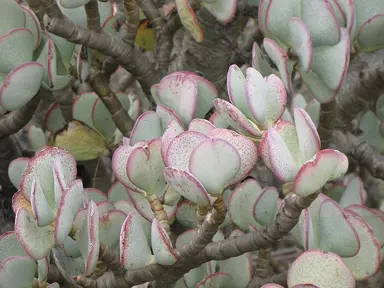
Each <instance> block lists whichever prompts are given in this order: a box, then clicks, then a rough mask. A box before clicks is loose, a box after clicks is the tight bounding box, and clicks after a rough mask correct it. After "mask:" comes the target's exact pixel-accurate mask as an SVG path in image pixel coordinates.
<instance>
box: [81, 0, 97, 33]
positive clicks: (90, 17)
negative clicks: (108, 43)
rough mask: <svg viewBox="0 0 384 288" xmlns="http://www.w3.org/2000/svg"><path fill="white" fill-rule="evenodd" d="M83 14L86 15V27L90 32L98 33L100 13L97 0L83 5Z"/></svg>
mask: <svg viewBox="0 0 384 288" xmlns="http://www.w3.org/2000/svg"><path fill="white" fill-rule="evenodd" d="M84 9H85V14H86V15H87V26H88V28H89V29H91V30H96V31H99V30H100V28H101V26H100V13H99V4H98V3H97V0H91V1H89V2H88V3H87V4H85V5H84Z"/></svg>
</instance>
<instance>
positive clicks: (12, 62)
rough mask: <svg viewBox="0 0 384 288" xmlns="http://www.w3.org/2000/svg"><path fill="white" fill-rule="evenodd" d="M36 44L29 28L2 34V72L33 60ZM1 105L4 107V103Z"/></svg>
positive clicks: (0, 49) (0, 70) (7, 71)
mask: <svg viewBox="0 0 384 288" xmlns="http://www.w3.org/2000/svg"><path fill="white" fill-rule="evenodd" d="M34 46H35V40H34V39H33V34H32V32H31V30H29V29H27V28H16V29H12V30H10V31H9V32H8V33H6V34H4V35H2V36H1V37H0V51H1V52H0V63H1V65H0V73H5V74H8V73H9V72H11V71H12V70H13V69H14V68H15V67H17V66H19V65H22V64H25V63H27V62H31V61H32V52H33V50H34V48H35V47H34ZM9 51H12V53H9ZM36 64H37V63H36ZM1 106H3V107H4V105H1ZM4 108H5V107H4ZM5 109H7V108H5Z"/></svg>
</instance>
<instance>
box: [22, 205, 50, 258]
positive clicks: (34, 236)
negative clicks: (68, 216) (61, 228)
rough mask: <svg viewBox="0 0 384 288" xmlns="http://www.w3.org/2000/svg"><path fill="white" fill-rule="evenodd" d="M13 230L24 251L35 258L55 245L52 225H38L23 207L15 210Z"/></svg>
mask: <svg viewBox="0 0 384 288" xmlns="http://www.w3.org/2000/svg"><path fill="white" fill-rule="evenodd" d="M15 232H16V235H17V238H18V239H19V241H20V243H21V245H22V246H23V248H24V249H25V251H26V252H27V253H28V254H29V255H30V256H31V257H32V258H33V259H35V260H39V259H42V258H44V257H45V256H46V255H48V253H49V252H50V251H51V249H52V248H53V247H55V239H54V227H53V226H51V225H48V226H44V227H39V226H38V225H37V222H36V219H35V218H34V217H33V215H32V213H31V212H29V211H27V210H26V209H25V208H20V209H19V210H17V214H16V219H15Z"/></svg>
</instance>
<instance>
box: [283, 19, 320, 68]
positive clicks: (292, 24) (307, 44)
mask: <svg viewBox="0 0 384 288" xmlns="http://www.w3.org/2000/svg"><path fill="white" fill-rule="evenodd" d="M319 26H320V25H319ZM289 34H290V36H291V41H292V48H293V50H294V51H295V52H296V54H297V56H298V57H299V59H300V64H301V66H302V68H303V71H304V72H308V71H309V69H310V68H311V65H312V56H313V55H312V53H313V51H312V38H311V33H310V32H309V29H308V27H307V25H306V24H305V23H304V22H303V21H302V20H301V19H300V18H296V17H294V18H291V20H289Z"/></svg>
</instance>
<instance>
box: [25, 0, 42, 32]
mask: <svg viewBox="0 0 384 288" xmlns="http://www.w3.org/2000/svg"><path fill="white" fill-rule="evenodd" d="M28 6H29V8H31V10H32V11H33V13H35V15H36V16H37V19H39V23H40V27H41V28H42V29H44V21H43V19H44V14H45V11H44V7H43V6H42V5H41V4H40V0H28Z"/></svg>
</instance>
